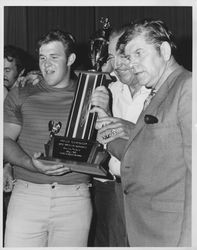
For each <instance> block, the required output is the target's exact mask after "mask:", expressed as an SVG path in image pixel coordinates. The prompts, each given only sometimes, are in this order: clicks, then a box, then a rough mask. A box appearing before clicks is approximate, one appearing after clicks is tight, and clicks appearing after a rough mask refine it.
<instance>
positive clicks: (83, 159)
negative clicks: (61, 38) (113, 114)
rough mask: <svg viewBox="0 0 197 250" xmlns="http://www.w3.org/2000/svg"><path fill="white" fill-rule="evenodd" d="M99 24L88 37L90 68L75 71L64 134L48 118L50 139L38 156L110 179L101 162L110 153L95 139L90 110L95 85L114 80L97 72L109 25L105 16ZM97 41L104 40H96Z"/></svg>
mask: <svg viewBox="0 0 197 250" xmlns="http://www.w3.org/2000/svg"><path fill="white" fill-rule="evenodd" d="M101 23H102V24H103V29H102V36H101V37H96V38H95V40H93V39H92V40H91V61H92V66H93V70H89V71H76V74H77V75H78V82H77V88H76V91H75V95H74V99H73V103H72V107H71V110H70V114H69V117H68V122H67V126H66V131H65V134H64V136H58V135H57V134H58V132H59V130H60V129H61V123H60V122H58V123H56V124H55V123H54V122H53V121H50V122H49V131H50V136H49V141H48V142H47V143H46V144H45V156H41V157H40V159H41V160H42V161H44V162H45V161H46V162H47V163H48V164H49V163H50V162H51V163H54V162H62V163H65V165H66V166H67V167H69V168H70V170H71V171H75V172H79V173H86V174H91V175H94V176H100V177H104V178H109V179H112V178H113V177H112V175H111V174H110V173H109V172H108V170H107V169H106V168H105V167H104V165H105V164H103V163H104V162H105V161H106V159H107V158H108V157H109V153H108V152H107V151H106V150H104V148H103V145H102V144H100V143H98V142H97V141H96V132H97V131H96V130H95V123H96V119H97V113H90V110H91V109H92V105H91V96H92V93H93V91H94V90H95V88H96V87H98V86H102V85H104V86H106V87H107V85H108V83H109V82H111V81H113V78H112V77H111V76H110V74H109V73H104V72H100V71H101V66H102V62H103V58H104V57H106V55H105V53H106V51H107V48H106V46H108V41H107V38H106V37H105V36H104V34H106V32H107V30H108V28H109V22H108V19H107V18H106V19H105V20H104V19H101ZM98 40H99V41H103V42H102V43H100V42H99V43H98ZM97 44H98V45H97ZM99 57H100V58H99ZM105 166H106V165H105Z"/></svg>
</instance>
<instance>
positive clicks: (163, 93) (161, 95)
mask: <svg viewBox="0 0 197 250" xmlns="http://www.w3.org/2000/svg"><path fill="white" fill-rule="evenodd" d="M181 71H182V67H178V69H176V70H175V71H174V72H173V73H172V74H170V76H169V77H168V78H167V79H166V81H165V82H164V83H163V84H162V86H161V87H160V89H159V90H158V92H157V93H156V95H155V96H154V97H153V98H152V100H151V102H150V104H149V105H148V107H147V108H146V109H145V110H144V111H142V113H141V114H140V116H139V118H138V121H137V123H136V126H135V127H134V129H132V131H131V134H130V137H129V141H128V143H127V146H126V148H125V152H124V154H125V153H126V151H127V149H128V147H129V145H130V144H131V143H132V141H133V140H134V138H135V137H136V136H137V135H138V134H139V133H140V131H141V130H142V129H143V128H144V126H145V124H146V123H145V122H144V116H145V114H150V115H151V114H152V115H154V113H155V111H156V110H157V109H158V107H159V106H160V104H161V103H162V102H163V100H164V99H165V98H166V97H167V95H168V92H169V90H170V88H171V87H172V86H173V84H174V82H175V81H174V80H173V79H176V78H177V75H179V74H180V72H181Z"/></svg>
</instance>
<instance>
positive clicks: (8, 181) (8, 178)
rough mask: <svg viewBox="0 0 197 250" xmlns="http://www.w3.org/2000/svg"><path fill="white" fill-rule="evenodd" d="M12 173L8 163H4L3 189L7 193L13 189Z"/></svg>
mask: <svg viewBox="0 0 197 250" xmlns="http://www.w3.org/2000/svg"><path fill="white" fill-rule="evenodd" d="M13 184H14V182H13V173H12V166H11V165H10V163H6V164H5V165H4V168H3V191H4V192H6V193H9V192H11V191H12V189H13Z"/></svg>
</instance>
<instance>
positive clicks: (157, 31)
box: [116, 19, 176, 54]
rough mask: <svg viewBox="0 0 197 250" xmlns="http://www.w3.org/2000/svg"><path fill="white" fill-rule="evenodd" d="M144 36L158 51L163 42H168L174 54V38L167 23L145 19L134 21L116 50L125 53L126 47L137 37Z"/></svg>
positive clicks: (120, 39) (121, 38)
mask: <svg viewBox="0 0 197 250" xmlns="http://www.w3.org/2000/svg"><path fill="white" fill-rule="evenodd" d="M140 35H143V36H144V37H145V39H146V41H147V42H148V43H150V44H153V45H154V46H155V48H156V49H158V51H160V46H161V44H162V43H163V42H168V43H169V45H170V47H171V49H172V54H173V52H174V50H175V49H176V45H175V43H174V38H173V36H172V33H171V31H170V30H168V28H167V26H166V25H165V23H164V22H163V21H161V20H151V19H143V20H140V21H137V20H136V21H134V22H132V23H131V24H130V26H128V27H127V29H126V31H125V32H124V34H123V35H122V36H121V37H120V38H119V41H118V43H117V46H116V49H117V50H120V52H121V53H124V49H125V46H126V45H127V44H128V43H129V42H130V41H131V40H132V39H134V38H135V37H137V36H140Z"/></svg>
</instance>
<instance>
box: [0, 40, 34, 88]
mask: <svg viewBox="0 0 197 250" xmlns="http://www.w3.org/2000/svg"><path fill="white" fill-rule="evenodd" d="M36 68H37V65H36V63H35V60H34V58H33V57H32V56H30V55H29V54H28V53H27V52H26V51H24V50H23V49H21V48H18V47H16V46H13V45H6V46H4V81H3V84H4V88H6V89H7V90H8V91H9V90H10V89H12V88H13V87H15V86H16V87H17V86H18V85H19V84H20V82H21V80H22V79H23V77H22V76H25V75H26V74H27V73H28V72H29V71H31V70H33V69H36ZM6 92H7V91H6Z"/></svg>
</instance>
